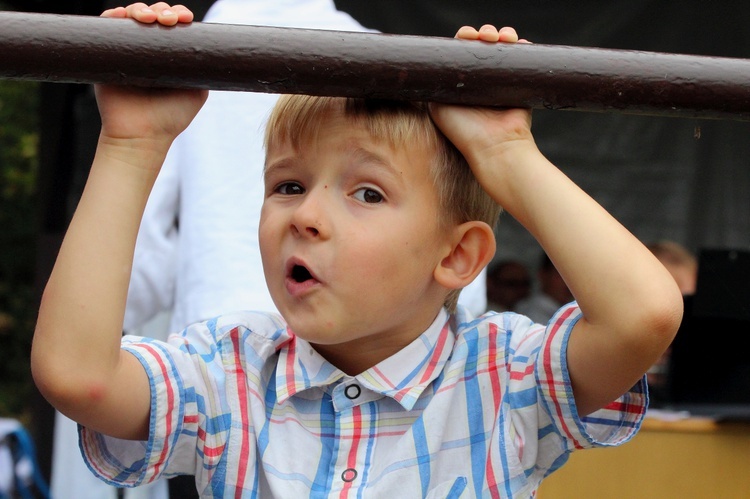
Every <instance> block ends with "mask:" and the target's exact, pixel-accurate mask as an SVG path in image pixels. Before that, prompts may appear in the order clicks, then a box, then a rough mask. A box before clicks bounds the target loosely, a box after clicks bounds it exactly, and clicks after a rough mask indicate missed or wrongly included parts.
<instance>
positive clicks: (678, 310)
mask: <svg viewBox="0 0 750 499" xmlns="http://www.w3.org/2000/svg"><path fill="white" fill-rule="evenodd" d="M683 309H684V304H683V298H682V294H681V293H680V290H679V288H678V287H677V285H676V284H675V283H671V282H670V283H669V284H668V285H666V286H665V287H664V289H663V290H661V292H658V293H654V294H653V295H652V297H651V299H650V300H648V301H647V302H646V303H644V304H643V306H642V307H641V310H640V314H638V321H639V323H640V324H641V325H642V326H645V328H646V330H647V331H649V332H650V335H651V336H652V337H653V341H654V342H655V343H657V344H658V347H659V349H662V348H663V349H666V348H668V347H669V345H670V344H671V342H672V340H673V339H674V337H675V335H676V334H677V330H678V329H679V327H680V324H681V322H682V314H683Z"/></svg>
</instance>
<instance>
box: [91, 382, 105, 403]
mask: <svg viewBox="0 0 750 499" xmlns="http://www.w3.org/2000/svg"><path fill="white" fill-rule="evenodd" d="M103 398H104V385H93V386H91V387H90V388H89V399H91V400H94V401H99V400H102V399H103Z"/></svg>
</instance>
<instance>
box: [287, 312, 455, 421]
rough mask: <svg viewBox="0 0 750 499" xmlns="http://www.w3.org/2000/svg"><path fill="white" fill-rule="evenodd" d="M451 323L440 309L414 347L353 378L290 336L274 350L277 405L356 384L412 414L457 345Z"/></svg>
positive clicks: (412, 344) (296, 338)
mask: <svg viewBox="0 0 750 499" xmlns="http://www.w3.org/2000/svg"><path fill="white" fill-rule="evenodd" d="M451 322H452V321H450V320H449V315H448V312H447V311H446V310H445V309H441V310H440V313H438V315H437V317H436V318H435V320H434V321H433V323H432V324H431V325H430V327H428V328H427V330H426V331H425V332H424V333H422V334H421V335H420V336H419V337H418V338H416V339H415V340H414V341H413V342H411V343H410V344H409V345H407V346H406V347H405V348H403V349H401V350H399V351H398V352H396V353H395V354H394V355H392V356H390V357H389V358H387V359H385V360H383V361H382V362H380V363H379V364H377V365H375V366H373V367H371V368H370V369H368V370H367V371H365V372H363V373H361V374H359V375H357V376H355V377H353V378H352V377H351V376H348V375H346V374H345V373H344V372H342V371H340V370H339V369H337V368H336V367H334V366H333V365H332V364H331V363H329V362H328V361H327V360H325V359H324V358H323V357H322V356H321V355H320V354H318V352H316V351H315V349H314V348H313V347H312V346H311V345H310V344H309V343H308V342H307V341H305V340H303V339H302V338H299V337H297V336H294V335H292V340H291V341H289V342H287V343H286V344H285V345H283V347H282V348H281V350H280V351H279V357H278V363H277V366H276V398H277V401H278V403H283V402H284V401H286V400H287V399H288V398H289V397H291V396H293V395H297V394H300V393H301V392H303V391H305V390H307V389H309V388H314V387H320V388H323V389H325V388H326V387H328V386H330V385H333V384H335V383H337V382H339V381H341V380H344V381H352V380H356V381H357V382H358V383H359V384H360V385H361V386H362V387H364V388H367V389H369V390H371V391H373V392H376V393H379V394H381V395H382V396H387V397H391V398H392V399H394V400H395V401H397V402H398V403H399V404H401V406H403V407H404V409H406V410H411V409H412V408H413V407H414V404H415V403H416V402H417V400H418V399H419V397H420V395H421V394H422V392H423V391H424V390H425V388H426V387H427V386H429V385H430V383H431V382H432V381H433V380H434V379H435V378H436V377H437V376H439V375H440V373H441V372H442V370H443V367H444V366H445V363H446V362H447V360H448V358H449V357H450V354H451V352H452V351H453V345H454V343H455V341H456V340H455V333H454V331H453V328H452V327H451ZM290 334H291V333H290Z"/></svg>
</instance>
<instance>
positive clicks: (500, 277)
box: [487, 262, 531, 310]
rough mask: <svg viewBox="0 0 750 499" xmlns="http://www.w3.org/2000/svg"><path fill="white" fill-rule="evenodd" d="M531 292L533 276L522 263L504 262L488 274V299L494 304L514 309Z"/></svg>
mask: <svg viewBox="0 0 750 499" xmlns="http://www.w3.org/2000/svg"><path fill="white" fill-rule="evenodd" d="M530 293H531V276H530V275H529V271H528V269H527V268H526V266H524V265H523V264H521V263H518V262H508V263H502V264H500V265H499V266H498V268H497V269H495V270H494V271H493V272H492V273H491V274H490V275H488V276H487V300H488V301H489V302H491V303H492V304H493V305H494V306H500V307H504V308H505V309H506V310H513V308H514V307H515V306H516V303H518V302H519V301H520V300H522V299H524V298H526V297H527V296H529V294H530Z"/></svg>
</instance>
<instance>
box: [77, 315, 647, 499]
mask: <svg viewBox="0 0 750 499" xmlns="http://www.w3.org/2000/svg"><path fill="white" fill-rule="evenodd" d="M579 318H580V311H579V310H578V308H577V307H576V306H575V304H571V305H569V306H567V307H563V308H562V309H561V310H560V311H559V312H558V313H557V314H556V315H555V316H554V317H553V318H552V320H551V321H550V323H549V325H548V326H547V327H546V328H545V327H544V326H543V325H539V324H533V323H532V322H531V321H529V320H528V319H527V318H525V317H523V316H521V315H517V314H514V313H503V314H494V313H489V314H486V315H484V316H482V317H479V318H477V319H472V318H470V317H468V316H467V315H466V313H465V312H464V311H462V310H460V311H459V312H458V313H457V314H456V315H454V316H449V315H448V314H447V313H446V312H445V311H442V312H441V313H440V314H439V316H438V317H437V318H436V320H435V321H434V323H433V324H432V325H431V326H430V328H429V329H428V330H427V331H425V332H424V333H423V334H422V335H421V336H420V337H418V338H417V339H416V340H415V341H414V342H412V343H411V344H410V345H408V346H407V347H406V348H404V349H403V350H401V351H400V352H398V353H396V354H395V355H393V356H392V357H390V358H388V359H386V360H384V361H382V362H381V363H379V364H377V365H376V366H374V367H372V368H371V369H368V370H367V371H365V372H364V373H362V374H360V375H358V376H354V377H352V376H348V375H346V374H344V373H343V372H341V371H340V370H338V369H337V368H335V367H334V366H333V365H331V364H330V363H328V362H327V361H326V360H325V359H323V358H322V357H321V356H320V355H319V354H318V353H317V352H316V351H315V350H314V349H313V348H312V347H311V346H310V344H309V343H307V342H306V341H304V340H302V339H301V338H299V337H296V336H294V335H293V334H291V333H290V332H289V331H288V330H287V328H286V325H285V323H284V322H283V320H282V319H281V318H280V317H278V316H276V315H270V314H261V313H251V312H243V313H237V314H231V315H226V316H222V317H220V318H217V319H214V320H210V321H208V322H205V323H201V324H197V325H194V326H191V327H189V328H187V329H186V330H185V331H183V332H182V333H181V334H179V335H175V336H172V337H171V338H170V340H169V341H168V343H162V342H158V341H156V340H149V339H145V338H135V337H126V338H125V339H124V340H123V348H125V349H127V350H128V351H130V352H132V353H133V354H134V355H136V356H137V357H138V359H139V360H140V361H141V363H142V364H143V366H144V368H145V369H146V371H147V373H148V375H149V377H150V380H151V388H152V402H151V427H150V437H149V440H148V441H147V442H131V441H123V440H117V439H113V438H110V437H106V436H103V435H100V434H97V433H94V432H91V431H88V430H86V429H83V430H82V432H81V446H82V449H83V451H84V455H85V457H86V459H87V461H88V463H89V466H90V467H91V469H92V470H93V471H94V472H95V473H96V474H97V475H99V476H100V477H102V478H103V479H104V480H106V481H110V482H114V483H118V484H124V485H131V486H132V485H137V484H140V483H145V482H150V481H152V480H154V479H156V478H158V477H169V476H173V475H175V474H181V473H183V474H184V473H187V474H194V475H196V483H197V486H198V491H199V492H200V493H201V496H202V497H280V498H290V497H294V498H296V497H340V498H354V497H376V498H396V497H531V496H533V495H534V494H535V492H536V489H537V487H538V485H539V483H540V481H541V480H542V479H543V478H544V477H545V476H547V475H548V474H549V473H551V472H553V471H555V470H556V469H557V468H559V467H560V466H561V465H563V464H564V463H565V462H566V460H567V458H568V455H569V453H570V452H571V451H573V450H575V449H582V448H589V447H596V446H604V445H617V444H620V443H622V442H625V441H626V440H628V439H630V438H631V437H632V436H633V435H634V434H635V432H636V431H637V430H638V428H639V426H640V424H641V421H642V418H643V416H644V413H645V410H646V405H647V395H646V388H645V381H643V380H642V381H641V382H639V383H638V384H636V385H635V386H634V387H633V388H632V389H631V390H630V391H629V392H628V393H626V394H624V395H623V396H622V397H620V398H619V399H618V400H616V401H613V402H612V403H611V404H610V405H609V406H608V407H606V408H604V409H601V410H599V411H597V412H596V413H593V414H591V415H589V416H587V417H585V418H578V416H577V413H576V410H575V404H574V400H573V395H572V389H571V385H570V379H569V376H568V371H567V365H566V360H565V358H566V356H565V351H566V348H567V341H568V336H569V333H570V330H571V329H572V327H573V325H574V324H575V322H576V321H577V320H578V319H579Z"/></svg>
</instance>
